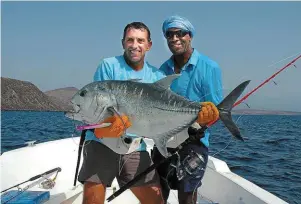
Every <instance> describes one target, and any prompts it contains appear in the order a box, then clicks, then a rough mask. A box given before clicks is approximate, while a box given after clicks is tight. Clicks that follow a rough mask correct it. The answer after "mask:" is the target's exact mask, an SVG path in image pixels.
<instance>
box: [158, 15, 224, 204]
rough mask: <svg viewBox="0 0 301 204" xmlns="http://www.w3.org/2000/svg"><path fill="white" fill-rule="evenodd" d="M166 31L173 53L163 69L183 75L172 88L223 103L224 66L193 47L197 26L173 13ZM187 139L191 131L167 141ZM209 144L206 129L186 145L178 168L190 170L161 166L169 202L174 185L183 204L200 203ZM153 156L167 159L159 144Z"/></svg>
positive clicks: (172, 144) (193, 131)
mask: <svg viewBox="0 0 301 204" xmlns="http://www.w3.org/2000/svg"><path fill="white" fill-rule="evenodd" d="M162 31H163V34H164V36H165V38H166V40H167V44H168V47H169V49H170V51H171V52H172V54H173V55H172V56H171V57H170V58H169V59H168V60H167V61H166V62H164V63H163V64H162V65H161V67H160V70H162V71H163V72H164V73H165V74H166V75H171V74H181V76H180V77H179V78H178V79H177V80H175V81H174V82H173V83H172V85H171V90H173V91H174V92H176V93H177V94H179V95H182V96H184V97H186V98H187V99H189V100H191V101H198V102H204V101H210V102H212V103H213V104H215V105H217V104H218V103H220V102H221V101H222V80H221V69H220V67H219V65H218V64H217V63H216V62H215V61H213V60H211V59H209V57H207V56H205V55H203V54H201V53H199V52H198V51H197V50H196V49H194V48H192V45H191V41H192V38H193V37H194V35H195V29H194V27H193V25H192V24H191V23H190V22H189V20H187V19H186V18H184V17H180V16H171V17H169V18H167V19H166V20H165V21H164V23H163V26H162ZM213 104H212V105H213ZM213 106H214V105H213ZM201 125H202V124H201ZM200 128H201V126H200V125H199V124H198V123H194V124H193V125H192V127H190V128H189V129H188V134H189V136H195V135H196V133H197V130H198V129H200ZM185 136H186V137H185ZM186 138H187V132H185V133H183V135H179V136H175V137H174V140H172V141H171V142H169V143H168V144H167V145H168V147H171V148H169V151H170V150H172V149H173V148H175V147H176V146H178V145H179V144H181V143H182V142H183V141H184V140H185V139H186ZM208 147H209V132H208V131H205V132H204V133H203V134H202V135H201V136H200V140H199V141H197V142H196V143H194V144H192V143H191V144H189V145H187V146H185V147H184V148H183V151H181V152H180V161H181V165H180V166H178V167H185V168H186V169H185V168H182V169H181V168H177V170H176V169H175V168H173V167H171V165H170V163H164V164H162V165H161V166H159V167H158V168H157V171H158V173H159V174H160V177H161V186H162V190H163V197H164V199H165V202H166V201H167V198H168V196H169V190H170V188H171V189H177V190H178V198H179V203H180V204H184V203H185V204H186V203H196V200H197V188H198V187H200V186H201V184H202V182H201V180H202V178H203V175H204V171H205V168H206V166H207V161H208ZM196 157H198V158H199V161H201V162H199V164H198V166H197V167H196V168H194V169H191V168H190V167H191V166H194V167H195V165H193V162H192V164H191V165H190V164H189V162H190V161H193V159H192V158H196ZM152 158H153V161H154V163H157V162H159V161H160V160H161V159H163V158H162V156H161V155H160V153H159V152H158V150H157V148H156V147H154V150H153V154H152ZM194 164H195V163H194ZM179 170H183V171H182V172H180V171H179ZM172 171H173V173H171V172H172ZM176 171H177V172H176ZM183 172H184V173H183Z"/></svg>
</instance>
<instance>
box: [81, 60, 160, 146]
mask: <svg viewBox="0 0 301 204" xmlns="http://www.w3.org/2000/svg"><path fill="white" fill-rule="evenodd" d="M164 77H165V75H164V73H163V72H162V71H160V70H159V69H158V68H156V67H154V66H152V65H150V64H149V63H147V62H144V66H143V68H142V69H141V70H139V71H135V70H133V68H131V67H130V66H129V65H128V64H127V63H126V61H125V59H124V57H123V55H121V56H116V57H111V58H106V59H103V60H102V61H101V62H100V64H99V65H98V67H97V69H96V72H95V74H94V81H104V80H129V79H141V82H143V83H153V82H156V81H158V80H160V79H162V78H164ZM127 136H130V137H137V136H136V135H134V134H131V133H127ZM86 140H94V141H97V142H102V139H98V138H97V137H96V136H95V135H94V133H93V132H91V131H87V133H86ZM136 151H146V144H145V142H144V141H143V142H142V143H141V144H140V147H139V148H138V149H137V150H136Z"/></svg>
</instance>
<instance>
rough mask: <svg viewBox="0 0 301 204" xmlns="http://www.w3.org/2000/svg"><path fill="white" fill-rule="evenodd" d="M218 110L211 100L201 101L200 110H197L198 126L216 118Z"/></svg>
mask: <svg viewBox="0 0 301 204" xmlns="http://www.w3.org/2000/svg"><path fill="white" fill-rule="evenodd" d="M218 117H219V112H218V109H217V107H216V106H215V105H214V104H213V103H212V102H202V103H201V111H200V112H199V115H198V119H197V123H199V124H200V126H205V125H208V124H209V123H211V122H214V121H216V120H217V119H218Z"/></svg>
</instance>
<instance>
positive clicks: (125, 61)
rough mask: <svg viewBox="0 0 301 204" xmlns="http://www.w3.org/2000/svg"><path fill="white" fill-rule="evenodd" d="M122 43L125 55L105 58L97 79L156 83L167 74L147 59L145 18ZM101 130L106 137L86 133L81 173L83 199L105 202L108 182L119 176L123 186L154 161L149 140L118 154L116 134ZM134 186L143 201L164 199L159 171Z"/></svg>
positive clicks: (129, 29)
mask: <svg viewBox="0 0 301 204" xmlns="http://www.w3.org/2000/svg"><path fill="white" fill-rule="evenodd" d="M122 46H123V49H124V54H123V55H121V56H116V57H111V58H106V59H103V60H102V61H101V63H100V64H99V66H98V68H97V70H96V72H95V75H94V81H102V80H129V79H141V82H144V83H153V82H155V81H157V80H159V79H161V78H163V77H164V76H165V75H164V74H163V73H162V72H161V71H159V69H157V68H155V67H153V66H151V65H150V64H148V63H147V62H146V61H145V60H144V58H145V53H146V52H147V51H149V50H150V49H151V46H152V41H151V36H150V31H149V29H148V27H147V26H146V25H144V24H143V23H141V22H133V23H130V24H128V25H127V26H126V27H125V28H124V33H123V39H122ZM98 130H99V131H100V133H97V134H101V132H102V131H103V132H104V135H101V138H104V139H99V137H96V136H95V135H94V133H93V132H92V131H87V133H86V141H85V146H84V152H83V157H84V161H83V165H82V167H81V170H80V173H79V177H78V180H79V181H80V182H82V183H84V194H83V203H104V200H105V192H106V186H110V185H111V183H112V181H113V179H114V178H115V177H117V181H118V183H119V185H120V186H123V185H124V184H126V183H127V182H129V181H130V180H132V179H133V178H134V177H135V176H136V175H138V174H139V173H141V172H143V171H144V170H145V169H146V168H148V167H149V166H150V165H151V164H152V161H151V158H150V156H149V154H148V152H147V151H146V144H145V142H143V141H142V142H141V144H140V146H139V147H137V149H136V151H134V152H132V153H130V154H125V153H120V154H118V153H116V152H118V150H117V149H114V148H116V145H117V144H115V143H114V142H116V141H117V140H116V138H106V137H108V136H107V135H105V134H106V133H105V128H104V129H98ZM99 131H98V132H99ZM95 134H96V133H95ZM129 136H132V137H135V135H129ZM113 150H114V151H113ZM130 190H131V191H132V192H133V193H134V194H135V196H136V197H137V198H138V199H139V201H140V203H142V204H151V203H154V204H158V203H163V199H162V195H161V189H160V181H159V177H158V175H157V173H156V171H152V172H150V173H149V174H147V175H146V176H145V177H144V178H142V179H141V180H140V181H139V182H137V183H136V184H135V185H134V186H133V187H131V189H130Z"/></svg>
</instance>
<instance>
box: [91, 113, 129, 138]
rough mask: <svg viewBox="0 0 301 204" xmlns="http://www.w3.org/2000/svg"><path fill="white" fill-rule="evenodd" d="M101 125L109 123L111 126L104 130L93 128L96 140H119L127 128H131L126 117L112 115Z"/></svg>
mask: <svg viewBox="0 0 301 204" xmlns="http://www.w3.org/2000/svg"><path fill="white" fill-rule="evenodd" d="M102 123H111V125H110V126H108V127H104V128H95V130H94V135H95V136H96V137H97V138H104V137H105V138H119V137H121V136H122V135H123V134H124V132H125V130H126V129H127V128H129V127H131V126H132V123H131V122H130V120H129V118H128V117H127V116H126V115H122V116H121V118H120V117H119V116H118V115H113V116H111V117H108V118H107V119H105V120H104V121H103V122H102Z"/></svg>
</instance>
